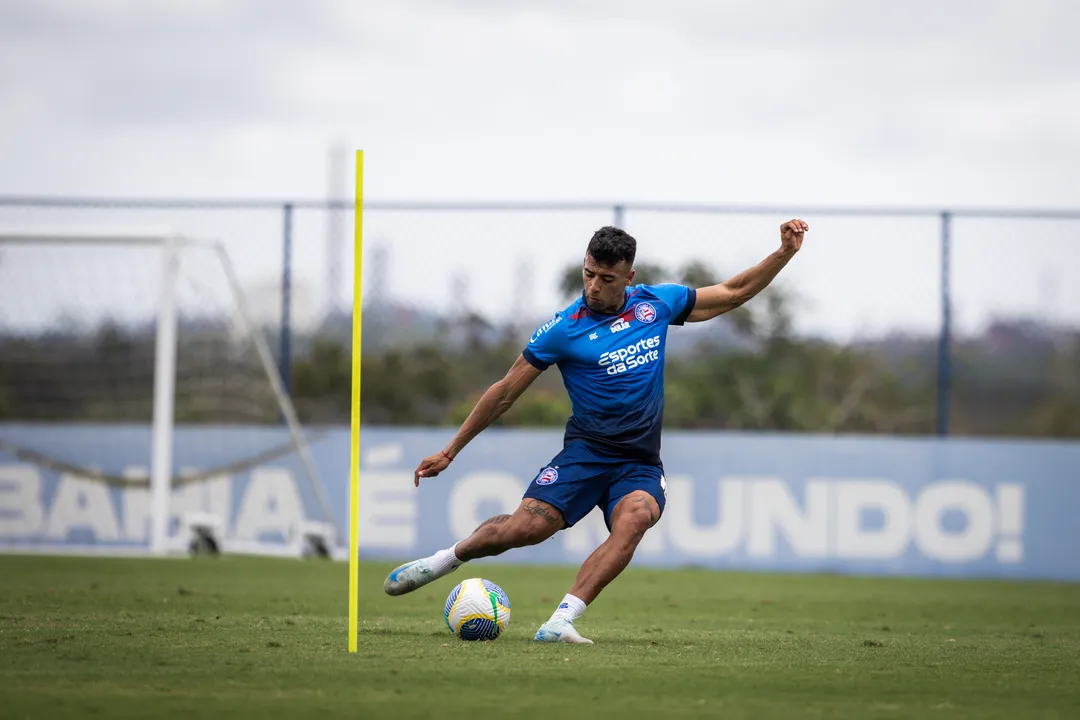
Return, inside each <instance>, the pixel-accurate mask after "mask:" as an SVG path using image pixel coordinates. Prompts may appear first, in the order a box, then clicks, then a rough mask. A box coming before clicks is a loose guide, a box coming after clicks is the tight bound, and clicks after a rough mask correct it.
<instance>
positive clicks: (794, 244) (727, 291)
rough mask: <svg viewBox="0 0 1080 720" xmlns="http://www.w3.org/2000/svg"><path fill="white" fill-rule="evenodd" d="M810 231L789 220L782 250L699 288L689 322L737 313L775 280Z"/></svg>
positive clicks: (782, 229)
mask: <svg viewBox="0 0 1080 720" xmlns="http://www.w3.org/2000/svg"><path fill="white" fill-rule="evenodd" d="M809 229H810V226H809V225H807V224H806V223H805V222H803V221H802V220H789V221H788V222H786V223H784V224H783V225H781V226H780V249H779V250H777V251H776V252H774V253H772V254H771V255H769V257H767V258H765V259H764V260H762V261H761V262H760V263H758V264H757V265H755V266H754V267H752V268H750V269H749V270H744V271H742V272H741V273H739V274H738V275H736V276H734V277H731V278H728V279H727V280H725V281H724V282H722V283H720V284H719V285H712V286H710V287H704V288H699V289H698V291H697V302H695V303H694V309H693V311H691V313H690V315H689V316H688V317H687V318H686V321H687V322H702V321H703V320H711V319H712V318H714V317H716V316H717V315H723V314H724V313H726V312H729V311H731V310H734V309H735V308H737V307H739V306H740V305H742V304H743V303H745V302H746V301H747V300H749V299H750V298H752V297H754V296H755V295H757V294H758V293H759V292H761V291H762V290H764V289H765V288H766V287H768V286H769V283H771V282H772V281H773V278H775V277H776V276H777V274H778V273H779V272H780V271H781V270H783V269H784V266H785V265H787V264H788V262H789V261H790V260H791V258H793V257H794V256H795V253H797V252H799V248H801V247H802V241H803V233H805V232H806V231H807V230H809Z"/></svg>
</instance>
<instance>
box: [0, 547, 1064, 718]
mask: <svg viewBox="0 0 1080 720" xmlns="http://www.w3.org/2000/svg"><path fill="white" fill-rule="evenodd" d="M389 569H390V566H389V564H364V565H363V567H362V569H361V600H360V603H361V604H360V608H361V636H360V652H359V653H358V654H356V655H349V654H348V653H347V652H346V651H345V647H346V624H347V623H346V612H347V597H346V588H347V569H346V566H345V565H343V564H330V563H321V562H301V561H290V560H269V559H252V558H232V557H230V558H222V559H218V560H186V559H184V560H148V559H139V560H126V559H124V560H121V559H115V560H113V559H110V560H105V559H84V558H46V557H20V556H0V717H4V718H65V717H92V716H98V717H109V718H113V717H176V718H181V717H183V718H191V717H213V718H247V717H251V718H256V717H330V716H332V717H353V718H383V717H386V718H412V717H431V718H443V717H447V718H461V717H465V716H466V714H467V713H477V712H483V713H485V714H487V716H488V717H492V716H495V715H496V714H497V715H498V716H501V717H513V718H520V717H537V718H539V717H543V718H578V717H580V718H587V717H597V718H622V719H625V718H632V717H649V718H669V717H721V718H801V717H812V718H900V717H920V718H923V717H926V718H960V717H965V718H1031V717H1046V718H1052V717H1058V718H1067V717H1068V718H1076V717H1080V586H1069V585H1052V584H1018V583H989V582H959V581H926V580H900V579H866V578H849V577H834V576H778V575H751V574H726V573H713V572H707V571H703V570H682V571H658V570H648V569H636V568H631V569H630V570H628V571H627V572H626V573H625V574H624V575H623V576H622V577H621V578H620V579H619V580H618V581H617V582H616V583H615V584H614V585H612V586H611V587H610V588H609V589H608V590H607V591H606V592H605V594H604V595H602V596H601V597H600V599H599V600H598V601H597V602H596V603H594V605H593V607H591V608H590V609H589V610H588V612H586V614H585V616H584V617H583V618H582V619H581V621H579V622H578V627H579V628H580V629H581V630H582V632H583V633H584V634H586V635H587V636H590V637H592V638H593V639H595V640H596V645H594V646H591V647H577V646H550V645H538V644H535V643H533V642H531V638H532V635H533V633H534V632H535V629H536V627H537V625H538V624H539V623H540V622H542V621H543V620H545V619H546V618H547V616H548V615H549V614H550V613H551V611H552V609H553V608H554V605H555V604H556V602H557V601H558V600H559V599H561V597H562V595H563V593H564V592H565V591H566V589H567V588H568V586H569V584H570V582H571V581H572V579H573V575H574V569H572V568H536V567H521V566H513V565H494V564H483V565H480V564H477V565H472V566H466V567H465V568H463V569H462V570H459V571H458V572H457V573H455V574H454V575H452V576H451V577H449V578H444V579H443V580H441V581H439V582H437V583H433V584H432V585H431V586H429V587H428V588H423V589H421V590H419V591H417V592H415V593H413V594H411V595H408V596H405V597H401V598H389V597H386V596H384V595H383V594H382V590H381V586H382V585H381V584H382V579H383V577H384V576H385V574H386V572H387V571H388V570H389ZM473 575H483V576H485V577H488V578H491V579H492V580H494V581H496V582H498V583H499V584H500V585H502V587H503V588H504V589H505V590H506V591H507V593H508V594H509V596H510V600H511V602H512V604H513V616H512V622H511V625H510V628H509V630H508V631H507V633H506V634H504V636H503V637H501V638H500V639H499V640H497V641H495V642H493V643H482V644H472V643H463V642H460V641H457V640H455V639H454V638H453V637H452V636H451V635H450V634H449V632H448V631H447V629H446V625H445V623H444V622H443V619H442V612H441V605H442V603H443V601H444V599H445V597H446V594H447V593H448V592H449V590H450V588H451V587H453V585H454V584H455V583H456V582H458V581H460V580H461V579H463V578H465V577H470V576H473Z"/></svg>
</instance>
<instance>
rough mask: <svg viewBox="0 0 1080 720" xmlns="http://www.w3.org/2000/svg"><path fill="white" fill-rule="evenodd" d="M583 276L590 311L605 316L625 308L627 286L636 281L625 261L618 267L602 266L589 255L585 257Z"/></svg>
mask: <svg viewBox="0 0 1080 720" xmlns="http://www.w3.org/2000/svg"><path fill="white" fill-rule="evenodd" d="M581 275H582V279H583V280H584V281H585V302H587V303H588V305H589V309H590V310H593V311H595V312H598V313H604V314H611V313H614V312H616V311H617V310H618V309H619V308H621V307H622V306H623V301H624V300H625V299H626V286H627V285H629V284H630V282H631V281H632V280H633V279H634V271H633V270H632V269H631V268H630V263H628V262H626V261H625V260H623V261H621V262H619V263H617V264H616V265H601V264H600V263H598V262H596V261H595V260H593V259H592V257H591V256H589V255H586V256H585V266H584V267H583V268H582V269H581Z"/></svg>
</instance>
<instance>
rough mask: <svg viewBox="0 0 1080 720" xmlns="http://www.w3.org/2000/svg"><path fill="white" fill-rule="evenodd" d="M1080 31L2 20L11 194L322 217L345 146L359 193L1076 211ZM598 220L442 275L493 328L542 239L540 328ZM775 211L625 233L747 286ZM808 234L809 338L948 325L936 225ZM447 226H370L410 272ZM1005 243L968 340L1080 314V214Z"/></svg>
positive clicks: (462, 20) (1025, 26) (797, 277)
mask: <svg viewBox="0 0 1080 720" xmlns="http://www.w3.org/2000/svg"><path fill="white" fill-rule="evenodd" d="M1078 27H1080V3H1077V2H1074V1H1073V0H1042V1H1038V0H1035V1H1028V0H1025V1H1023V2H1021V1H1020V0H999V1H993V0H972V1H969V2H950V1H949V0H936V1H935V0H925V1H924V0H912V1H909V2H903V3H898V2H895V0H888V1H877V0H861V1H860V0H848V1H843V0H820V1H816V2H815V1H813V0H805V1H798V0H792V1H781V0H768V1H764V0H763V1H760V2H753V3H749V2H717V1H712V2H680V1H678V0H669V1H667V2H663V3H661V2H644V1H643V0H624V1H622V2H584V1H582V2H573V1H570V0H562V1H554V2H545V3H509V2H495V0H475V1H469V0H442V1H439V2H436V1H434V0H432V1H431V2H417V1H410V2H368V1H365V0H361V1H360V2H356V1H350V0H341V1H339V2H284V1H270V0H258V1H255V0H252V1H251V2H227V1H202V0H155V1H154V2H145V1H142V0H132V1H130V2H119V1H116V2H114V1H111V0H97V1H94V0H89V1H74V0H72V1H68V2H55V1H51V0H4V2H2V3H0V108H2V111H0V193H16V194H27V193H50V194H52V193H73V194H88V195H125V196H135V195H180V196H192V195H197V196H210V197H218V196H244V197H260V196H273V197H286V196H288V197H320V196H324V195H325V194H326V192H327V185H328V170H327V164H328V163H327V158H328V149H329V147H330V146H331V144H332V143H333V142H334V141H335V140H340V141H342V142H343V143H344V146H345V147H347V148H349V149H350V150H351V149H355V148H364V150H365V154H366V158H367V172H366V180H367V182H366V193H367V196H368V197H369V198H371V199H450V200H453V199H461V200H495V199H507V200H571V201H582V200H603V201H609V200H611V201H616V200H618V201H635V200H639V201H661V200H662V201H678V202H737V203H754V204H770V205H776V204H781V205H796V206H798V205H801V206H806V205H820V204H842V205H855V206H859V205H868V204H872V205H888V206H905V205H920V206H924V205H929V206H985V207H1000V206H1005V207H1020V206H1024V207H1030V206H1037V207H1069V208H1078V207H1080V42H1078V41H1077V39H1076V32H1077V30H1076V29H1077V28H1078ZM349 191H350V188H349V186H348V185H347V184H346V185H344V186H342V187H341V189H340V192H341V193H343V194H348V193H349ZM4 219H5V218H4V216H0V222H3V221H4ZM7 219H8V220H10V217H9V218H7ZM16 219H19V218H16ZM608 219H609V218H606V217H591V216H590V217H586V218H583V219H582V220H581V222H580V223H577V224H575V223H574V222H566V223H563V222H555V221H551V222H550V223H548V225H544V223H545V222H547V221H546V220H545V221H544V222H539V223H538V227H539V226H544V227H549V230H550V232H552V233H554V232H556V231H557V232H559V233H562V234H567V235H570V236H571V237H569V238H566V237H563V236H562V235H560V236H559V237H558V239H557V241H556V240H555V239H552V238H548V237H546V236H544V234H543V233H544V232H548V231H543V232H541V235H540V236H538V237H533V236H532V235H529V232H526V231H523V232H520V233H519V232H516V231H508V230H507V227H506V226H507V225H511V224H513V223H514V222H515V221H514V220H513V219H512V218H509V217H506V218H502V217H501V218H499V221H498V222H489V221H480V220H478V219H477V216H468V217H466V218H464V219H460V218H459V219H456V220H455V221H454V222H455V227H457V226H458V225H460V228H458V229H457V230H455V233H458V234H460V235H461V236H468V235H469V230H468V223H471V222H474V221H475V222H477V223H478V225H481V226H484V227H486V228H487V229H486V230H485V231H484V232H485V233H489V234H481V236H480V240H478V241H477V242H479V243H480V245H479V247H477V248H476V250H475V252H476V255H475V258H476V259H475V260H469V261H468V262H466V263H465V265H464V266H463V267H460V268H459V267H458V266H456V265H454V263H452V262H447V263H444V264H445V265H446V266H447V267H451V268H454V269H455V271H460V272H466V273H474V276H472V280H471V284H470V291H469V292H470V300H471V301H472V302H474V303H476V304H478V305H482V306H492V305H493V304H498V302H499V298H500V297H503V296H505V295H506V293H507V292H508V291H509V290H508V288H509V285H508V284H507V283H503V284H502V285H500V284H499V282H498V281H490V282H489V281H485V280H484V279H483V278H482V277H481V276H480V275H479V274H477V273H479V271H478V270H477V267H478V265H484V263H488V264H490V263H491V262H492V261H491V259H490V258H491V256H492V254H495V255H498V253H496V252H495V250H494V249H493V248H494V245H493V244H494V242H495V241H496V240H497V239H499V238H500V237H501V238H503V239H505V238H506V237H507V236H510V237H525V238H527V242H526V243H525V244H527V245H529V246H530V247H529V248H528V250H529V252H531V253H532V254H526V256H525V257H526V259H528V260H529V262H531V263H533V264H534V265H535V267H536V273H537V278H536V284H537V286H538V289H537V291H536V296H535V298H534V299H533V301H532V302H533V303H534V304H535V305H536V306H537V307H536V308H535V309H537V310H539V309H541V308H547V307H548V306H549V305H550V304H551V303H553V302H555V298H554V297H553V296H551V295H550V293H549V292H548V288H547V286H548V285H550V284H551V283H550V279H551V278H552V277H554V273H555V269H556V266H557V265H560V264H562V263H565V262H568V261H573V260H575V259H577V258H576V254H579V253H580V249H581V245H582V244H583V242H584V240H586V239H587V237H588V234H589V233H590V232H591V230H592V229H595V227H596V226H598V225H599V224H602V222H606V221H607V220H608ZM783 219H785V218H783V217H777V218H773V217H769V216H762V217H753V218H746V219H743V220H740V221H739V222H737V223H734V221H733V223H734V224H730V223H729V224H727V225H725V224H724V223H722V222H718V221H717V222H714V221H711V220H710V221H708V222H704V221H703V224H700V223H699V224H695V225H693V228H694V229H693V230H692V231H690V230H687V229H686V228H683V226H681V225H680V224H679V222H677V221H675V220H674V219H668V218H663V219H658V218H646V217H644V216H641V217H639V218H638V219H637V220H636V221H635V218H634V217H633V216H630V217H628V227H629V229H631V231H632V232H635V233H636V234H637V235H638V238H639V241H640V242H641V243H642V246H643V248H646V247H651V248H653V253H654V255H656V254H658V253H659V251H657V250H656V247H657V245H658V244H659V243H666V242H675V240H676V237H675V234H677V233H680V232H682V233H683V234H682V235H681V236H680V238H681V241H682V242H683V243H684V245H683V246H679V247H682V249H681V250H678V251H675V250H673V251H672V253H673V254H672V255H671V261H672V263H676V262H677V261H679V260H681V259H683V258H685V257H687V256H690V255H694V254H697V255H704V256H706V257H707V258H708V255H709V253H710V252H712V249H711V247H709V248H703V246H702V244H701V242H700V241H697V242H696V243H695V242H692V241H690V240H688V239H687V236H686V233H687V232H689V233H690V235H695V234H701V233H709V232H714V231H715V232H718V233H724V232H728V231H731V232H734V231H735V230H737V231H738V232H739V233H746V235H744V236H740V237H732V238H726V241H727V242H729V243H735V244H734V245H725V250H724V252H723V253H718V265H719V266H720V267H721V268H722V269H723V270H725V271H730V272H733V271H736V270H738V269H741V267H737V266H736V265H738V263H740V262H744V261H745V262H752V261H755V260H756V259H758V258H759V257H760V256H762V255H764V253H766V252H768V251H769V250H771V248H772V246H773V245H774V244H775V228H776V225H777V224H778V223H779V222H780V221H782V220H783ZM806 219H807V220H808V221H809V222H810V223H811V227H812V231H811V234H810V236H809V239H808V243H810V242H813V241H816V242H818V243H819V247H822V248H824V247H826V246H827V247H828V250H827V251H826V250H825V249H822V250H820V252H818V251H817V250H816V249H815V247H814V246H813V245H810V246H809V247H808V248H807V250H806V252H805V253H804V256H809V255H810V253H813V252H818V255H817V258H818V259H817V260H816V261H815V260H813V259H805V257H804V256H800V258H798V259H797V261H796V262H800V263H802V266H801V268H799V269H796V268H795V265H793V266H792V268H791V270H792V272H791V273H790V275H791V282H792V283H794V284H795V285H797V286H798V289H799V290H800V291H801V292H803V293H804V294H805V295H807V296H808V297H810V298H812V299H816V301H817V302H816V304H815V305H814V307H815V318H814V319H812V320H807V321H806V324H807V327H817V328H829V329H832V330H835V331H836V332H839V333H844V332H850V331H852V330H854V329H857V327H858V326H860V324H862V325H864V326H865V325H870V326H873V327H878V328H882V327H887V326H888V325H890V324H897V325H905V324H906V325H911V326H918V327H923V326H926V325H927V324H929V325H930V326H932V324H933V322H934V318H935V317H936V313H937V301H936V282H937V281H936V265H933V266H928V263H932V262H934V258H935V255H934V243H935V242H936V236H937V230H936V224H935V223H934V222H933V221H928V222H926V223H923V224H919V225H918V226H917V232H916V226H914V225H905V224H904V223H902V222H899V221H892V220H882V221H863V222H862V223H851V222H848V223H846V224H845V223H844V222H839V221H836V222H834V221H832V220H830V219H828V218H822V219H819V220H815V218H813V217H809V218H806ZM433 222H434V221H431V222H429V223H428V224H427V226H425V225H424V224H423V223H420V224H419V225H414V224H410V223H409V222H407V221H405V220H401V221H398V220H391V219H389V218H388V219H387V220H386V221H385V226H383V225H381V224H380V219H379V218H377V217H375V216H374V213H373V214H372V223H373V225H372V227H373V228H374V229H375V232H378V233H381V234H382V236H383V239H384V240H385V241H386V242H389V243H396V244H397V245H396V246H395V247H398V248H402V249H403V251H404V254H405V255H406V256H412V257H415V255H414V251H422V252H426V253H430V252H435V250H436V249H437V248H438V247H440V246H439V245H438V244H437V243H436V242H434V241H433V240H432V237H433V236H437V235H439V234H440V231H439V229H438V228H437V227H433V226H432V223H433ZM635 222H636V225H635ZM830 223H832V224H830ZM1000 225H1001V223H997V224H993V226H991V225H978V224H974V221H971V223H970V224H969V225H967V226H966V227H964V226H962V225H960V224H959V223H958V225H957V228H956V232H957V237H958V243H960V245H961V246H960V247H958V253H960V256H959V257H958V260H957V261H958V263H960V262H967V263H968V265H967V266H966V267H967V270H966V272H967V274H966V275H965V274H963V273H962V272H961V274H960V275H959V277H957V278H956V282H957V291H958V293H959V301H960V304H961V305H962V307H961V308H960V313H961V319H962V320H964V319H966V320H967V321H968V322H969V323H970V324H972V326H974V325H975V324H977V322H978V321H980V320H984V319H985V317H986V315H987V313H993V312H999V311H1004V310H1007V309H1008V308H1010V307H1012V308H1014V309H1015V308H1017V307H1019V308H1021V310H1022V312H1024V313H1027V314H1037V313H1038V310H1039V308H1040V307H1042V306H1045V304H1046V303H1048V302H1049V303H1051V304H1053V306H1054V307H1055V308H1057V309H1056V310H1054V314H1055V315H1056V316H1058V317H1061V318H1070V317H1071V318H1073V319H1076V320H1078V321H1080V291H1076V290H1073V289H1072V286H1073V285H1080V283H1072V282H1066V277H1060V278H1059V277H1058V275H1057V274H1058V273H1060V272H1061V270H1062V268H1063V266H1067V265H1070V264H1071V266H1072V267H1073V268H1077V267H1080V237H1078V236H1080V233H1078V232H1077V230H1080V222H1077V223H1073V224H1067V223H1066V224H1060V223H1059V224H1049V225H1047V224H1038V223H1035V224H1030V223H1028V224H1025V223H1013V224H1012V225H1010V226H1009V229H1007V230H1002V229H1001V228H1000V227H999V226H1000ZM488 226H490V227H488ZM500 227H501V228H502V229H500ZM686 227H687V228H689V227H690V226H686ZM406 228H408V229H409V231H410V232H411V233H412V234H411V235H409V236H408V237H405V236H404V235H405V234H406ZM833 228H835V229H833ZM267 232H269V230H268V231H267ZM537 232H540V231H537ZM913 232H915V233H916V234H917V236H918V237H917V238H915V239H911V238H912V237H913V236H912V233H913ZM965 232H966V233H967V236H966V237H965V235H964V233H965ZM999 232H1000V233H1003V234H1001V235H1000V236H998V235H995V233H999ZM500 233H501V234H500ZM457 237H458V235H455V236H454V238H457ZM422 238H426V239H422ZM983 238H986V239H987V241H988V242H991V241H994V238H996V242H997V243H998V245H997V246H994V247H995V248H996V249H995V250H994V251H993V254H995V255H996V256H997V257H996V258H991V259H986V258H985V257H983V256H985V255H986V254H987V253H986V251H985V249H984V248H985V247H988V246H984V245H981V243H982V239H983ZM438 239H439V238H436V240H438ZM442 239H445V238H442ZM549 240H550V241H551V243H553V244H551V245H550V246H547V247H548V249H550V250H551V252H554V253H556V254H557V257H553V258H548V257H547V256H546V255H544V254H543V253H542V252H540V251H539V250H537V248H536V246H537V245H544V244H546V243H547V242H548V241H549ZM909 240H910V241H911V242H912V243H914V246H915V247H916V250H914V251H912V252H909V251H908V250H907V249H906V244H907V243H908V242H909ZM455 241H457V240H456V239H455ZM564 241H565V243H566V244H562V243H564ZM311 242H312V243H314V242H319V243H320V244H321V238H319V239H318V240H312V241H311ZM461 242H465V241H464V240H461ZM511 242H512V241H511ZM965 242H966V243H967V244H966V245H963V243H965ZM676 244H677V243H676ZM442 247H443V248H444V249H445V244H444V245H443V246H442ZM672 247H673V248H674V247H675V245H673V246H672ZM541 249H542V248H541ZM321 252H322V248H321V247H320V249H319V250H318V251H316V250H315V249H314V248H312V249H311V252H310V255H311V257H312V258H315V257H317V256H318V257H322V256H320V253H321ZM643 252H645V251H644V250H643ZM912 253H913V254H914V257H908V258H905V257H901V256H904V255H912ZM965 253H966V255H965ZM1028 253H1031V254H1030V255H1029V254H1028ZM266 254H268V255H270V254H272V253H266ZM646 254H647V253H646ZM401 255H402V253H396V254H395V255H394V257H395V261H394V262H395V267H397V266H398V265H405V264H407V263H406V258H403V257H401ZM514 257H516V255H515V256H514ZM965 257H966V258H968V259H967V260H965ZM238 262H240V264H241V265H245V259H244V258H240V259H238ZM311 262H312V263H316V264H318V263H320V262H322V264H325V263H324V262H323V261H321V260H316V259H311ZM250 263H252V264H257V263H256V260H255V259H254V258H251V259H250ZM905 263H909V264H908V265H905ZM302 264H303V260H301V265H302ZM485 267H486V266H485ZM868 267H869V268H871V269H872V270H867V268H868ZM320 272H321V271H319V270H316V269H311V270H310V273H311V279H310V282H311V284H313V285H317V284H318V283H319V278H320V277H321V276H320ZM958 272H960V271H959V270H958ZM268 273H269V275H272V272H271V271H268ZM255 274H256V273H255V272H254V271H252V272H250V273H248V275H249V276H251V277H254V275H255ZM860 274H861V275H862V276H869V275H873V277H872V279H865V278H864V279H863V280H859V281H855V280H848V279H846V278H852V277H854V276H856V275H860ZM1073 274H1074V273H1073ZM913 276H917V277H915V278H914V279H913ZM923 276H925V277H923ZM1018 276H1022V278H1021V279H1019V280H1018V279H1017V277H1018ZM396 277H397V276H395V280H394V281H393V282H392V283H391V284H392V285H395V286H396V284H397V280H396ZM406 282H408V281H407V279H406V275H404V274H403V275H401V283H406ZM1010 282H1011V283H1012V287H1011V288H1009V286H1008V283H1010ZM431 284H432V285H433V286H434V285H437V286H438V287H437V288H436V289H434V290H432V291H431V298H432V299H434V298H440V299H441V298H444V297H445V296H446V293H447V291H446V282H445V281H442V280H440V281H439V282H438V283H436V282H435V281H432V283H431ZM826 286H828V287H826ZM883 287H884V288H887V290H881V288H883ZM1003 287H1006V288H1009V289H1008V290H1005V291H1003V290H1002V288H1003ZM1048 287H1049V288H1050V289H1047V288H1048ZM830 288H831V289H830ZM853 290H855V291H856V292H858V293H863V294H864V296H862V297H858V298H857V299H856V300H855V301H854V302H853V301H852V291H853ZM1010 292H1013V293H1015V294H1016V295H1017V298H1016V300H1015V302H1013V301H1010V300H1009V299H1008V296H1009V294H1010ZM965 293H967V295H965ZM1003 296H1005V300H1002V301H1001V302H1000V307H998V306H994V303H995V302H997V301H998V300H1000V299H1001V298H1002V297H1003ZM425 297H426V296H425ZM965 301H966V304H965ZM852 305H856V306H860V308H871V309H860V310H859V311H858V312H856V311H854V310H852V309H851V306H852ZM911 306H916V308H915V309H912V307H911ZM965 308H966V310H965ZM1073 308H1075V309H1076V310H1075V312H1073ZM964 312H968V315H970V317H968V316H966V315H964V314H963V313H964ZM1070 313H1072V314H1070Z"/></svg>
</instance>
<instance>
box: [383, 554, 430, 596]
mask: <svg viewBox="0 0 1080 720" xmlns="http://www.w3.org/2000/svg"><path fill="white" fill-rule="evenodd" d="M434 579H435V573H433V572H432V571H431V568H430V567H429V566H428V564H427V560H413V561H412V562H407V563H405V564H404V565H399V566H398V567H396V568H394V570H393V572H391V573H390V574H389V575H387V576H386V580H385V581H384V582H383V590H385V591H386V594H387V595H404V594H405V593H409V592H412V591H413V590H415V589H416V588H418V587H423V586H424V585H427V584H428V583H429V582H431V581H432V580H434Z"/></svg>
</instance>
